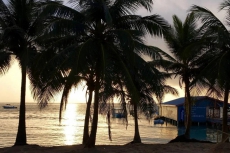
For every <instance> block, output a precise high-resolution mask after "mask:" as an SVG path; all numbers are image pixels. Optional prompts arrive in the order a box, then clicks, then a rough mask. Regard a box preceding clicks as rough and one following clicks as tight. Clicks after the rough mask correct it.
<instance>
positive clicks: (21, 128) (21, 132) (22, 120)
mask: <svg viewBox="0 0 230 153" xmlns="http://www.w3.org/2000/svg"><path fill="white" fill-rule="evenodd" d="M24 62H25V61H24ZM21 69H22V71H21V72H22V80H21V97H20V98H21V99H20V110H19V123H18V132H17V137H16V141H15V144H14V145H15V146H16V145H27V140H26V103H25V97H26V62H25V63H22V68H21Z"/></svg>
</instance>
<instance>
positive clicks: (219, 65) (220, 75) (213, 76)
mask: <svg viewBox="0 0 230 153" xmlns="http://www.w3.org/2000/svg"><path fill="white" fill-rule="evenodd" d="M225 8H227V10H228V11H229V8H230V1H229V0H226V1H224V2H223V3H221V5H220V9H225ZM191 11H192V12H194V14H195V17H196V18H198V19H200V21H201V23H202V27H201V28H202V33H203V35H204V36H203V37H205V38H206V39H208V40H209V44H208V45H207V46H208V47H209V48H208V51H207V53H206V54H204V55H203V57H206V58H204V59H205V60H203V64H204V66H203V73H204V74H206V77H207V79H208V80H209V82H210V84H211V85H212V86H217V89H220V90H219V91H220V92H219V95H224V105H223V121H222V122H223V123H222V125H223V126H222V131H223V132H224V133H223V134H222V141H226V140H227V137H228V135H227V134H225V133H228V125H227V119H228V112H227V109H228V99H229V91H230V81H229V77H230V71H229V68H228V67H229V66H230V65H229V58H230V48H229V45H230V43H229V42H230V33H229V31H228V28H227V27H228V26H229V16H230V15H229V12H228V14H227V17H226V21H227V25H225V24H224V23H223V22H221V21H220V20H219V19H218V18H217V17H216V16H215V15H214V14H213V13H212V12H211V11H210V10H208V9H206V8H202V7H199V6H196V5H194V6H192V8H191Z"/></svg>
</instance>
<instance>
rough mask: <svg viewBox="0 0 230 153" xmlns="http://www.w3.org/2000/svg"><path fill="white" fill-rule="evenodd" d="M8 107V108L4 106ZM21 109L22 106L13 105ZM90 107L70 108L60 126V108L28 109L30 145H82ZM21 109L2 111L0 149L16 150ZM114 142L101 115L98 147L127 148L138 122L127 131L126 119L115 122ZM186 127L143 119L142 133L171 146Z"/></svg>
mask: <svg viewBox="0 0 230 153" xmlns="http://www.w3.org/2000/svg"><path fill="white" fill-rule="evenodd" d="M2 105H4V104H2ZM12 105H14V106H17V107H18V108H19V104H13V103H12ZM85 108H86V104H68V105H67V108H66V110H65V111H64V112H63V117H62V121H61V123H59V119H58V115H59V104H56V103H53V104H52V103H51V104H50V105H49V106H48V107H46V108H45V109H42V110H40V109H39V107H38V106H37V104H36V103H30V104H27V105H26V127H27V128H26V131H27V142H28V144H37V145H40V146H62V145H73V144H81V142H82V135H83V126H84V117H85V115H84V114H85ZM18 116H19V109H3V107H0V148H3V147H9V146H12V145H13V144H14V142H15V138H16V133H17V127H18ZM111 123H112V126H111V132H112V141H110V140H109V137H108V125H107V122H106V116H104V115H99V121H98V131H97V139H96V144H97V145H99V144H107V145H123V144H126V143H129V142H130V141H132V140H133V136H134V121H133V117H131V116H130V117H129V120H128V126H127V127H126V124H125V121H124V120H123V119H112V120H111ZM184 130H185V129H184V128H183V127H179V128H178V127H176V126H173V125H170V124H167V126H166V125H165V124H163V125H153V121H152V120H151V121H148V120H146V119H145V118H144V117H141V116H140V119H139V131H140V136H141V139H142V142H143V143H148V144H152V143H168V142H169V141H170V140H171V139H173V138H175V137H176V136H177V135H178V134H183V133H184ZM191 135H192V137H193V138H196V139H200V140H208V141H216V130H215V129H209V128H206V127H202V126H199V127H192V129H191Z"/></svg>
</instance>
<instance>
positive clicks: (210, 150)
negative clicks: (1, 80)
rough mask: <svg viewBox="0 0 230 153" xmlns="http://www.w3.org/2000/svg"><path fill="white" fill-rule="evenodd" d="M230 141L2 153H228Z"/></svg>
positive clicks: (33, 147) (34, 148)
mask: <svg viewBox="0 0 230 153" xmlns="http://www.w3.org/2000/svg"><path fill="white" fill-rule="evenodd" d="M229 144H230V143H220V144H215V143H199V142H175V143H168V144H143V143H140V144H126V145H97V146H95V148H84V146H83V145H70V146H53V147H42V146H39V145H26V146H14V147H6V148H0V152H1V153H57V152H58V153H74V152H77V153H121V152H122V153H194V152H195V153H217V152H218V153H227V152H229V150H230V145H229Z"/></svg>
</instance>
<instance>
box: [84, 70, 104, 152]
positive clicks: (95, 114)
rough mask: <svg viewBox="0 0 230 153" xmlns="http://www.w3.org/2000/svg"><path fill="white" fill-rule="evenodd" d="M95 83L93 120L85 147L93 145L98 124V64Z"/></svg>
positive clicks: (99, 73) (99, 74)
mask: <svg viewBox="0 0 230 153" xmlns="http://www.w3.org/2000/svg"><path fill="white" fill-rule="evenodd" d="M96 69H97V70H96V83H95V95H94V110H93V122H92V127H91V133H90V136H89V139H88V141H87V143H86V145H85V147H87V148H91V147H95V143H96V134H97V124H98V106H99V90H100V76H101V72H100V69H99V68H98V66H97V67H96Z"/></svg>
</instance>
